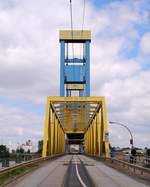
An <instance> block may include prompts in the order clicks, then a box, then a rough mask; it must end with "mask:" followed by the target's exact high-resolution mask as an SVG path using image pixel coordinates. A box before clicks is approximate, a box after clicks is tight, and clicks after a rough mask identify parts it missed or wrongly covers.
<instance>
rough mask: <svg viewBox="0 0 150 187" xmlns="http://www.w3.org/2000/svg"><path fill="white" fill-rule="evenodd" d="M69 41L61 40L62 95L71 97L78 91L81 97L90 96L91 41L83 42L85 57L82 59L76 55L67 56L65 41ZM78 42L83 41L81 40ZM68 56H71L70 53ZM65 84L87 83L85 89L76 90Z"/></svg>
mask: <svg viewBox="0 0 150 187" xmlns="http://www.w3.org/2000/svg"><path fill="white" fill-rule="evenodd" d="M68 42H70V41H67V40H61V41H60V46H61V48H60V56H61V57H60V63H61V64H60V96H67V97H70V96H72V95H73V94H75V95H76V93H77V94H78V96H80V97H82V96H90V41H89V40H87V41H84V42H83V45H84V48H85V57H84V58H82V59H80V58H76V57H74V58H69V59H67V58H65V55H66V51H65V43H68ZM76 43H81V41H77V42H76ZM68 51H70V50H68ZM66 56H70V54H67V55H66ZM65 84H85V89H84V90H75V91H74V89H71V90H70V89H68V88H67V87H66V86H65ZM76 96H77V95H76Z"/></svg>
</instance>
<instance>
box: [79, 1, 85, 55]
mask: <svg viewBox="0 0 150 187" xmlns="http://www.w3.org/2000/svg"><path fill="white" fill-rule="evenodd" d="M84 20H85V0H83V13H82V24H81V38H82V36H83V28H84ZM82 46H83V45H82V44H81V45H80V58H81V53H82ZM83 53H84V48H83ZM83 56H84V54H83Z"/></svg>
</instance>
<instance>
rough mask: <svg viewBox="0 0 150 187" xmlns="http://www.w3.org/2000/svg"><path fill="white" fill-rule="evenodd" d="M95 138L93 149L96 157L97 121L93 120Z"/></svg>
mask: <svg viewBox="0 0 150 187" xmlns="http://www.w3.org/2000/svg"><path fill="white" fill-rule="evenodd" d="M93 138H94V141H93V146H94V147H93V148H94V151H93V153H94V155H96V141H97V140H96V119H95V118H94V120H93Z"/></svg>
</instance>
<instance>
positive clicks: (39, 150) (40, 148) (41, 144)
mask: <svg viewBox="0 0 150 187" xmlns="http://www.w3.org/2000/svg"><path fill="white" fill-rule="evenodd" d="M42 149H43V140H39V141H38V153H42Z"/></svg>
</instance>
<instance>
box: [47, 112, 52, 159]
mask: <svg viewBox="0 0 150 187" xmlns="http://www.w3.org/2000/svg"><path fill="white" fill-rule="evenodd" d="M51 112H52V110H51V109H50V110H49V125H48V146H47V149H48V155H49V156H50V155H51V117H52V115H51Z"/></svg>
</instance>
